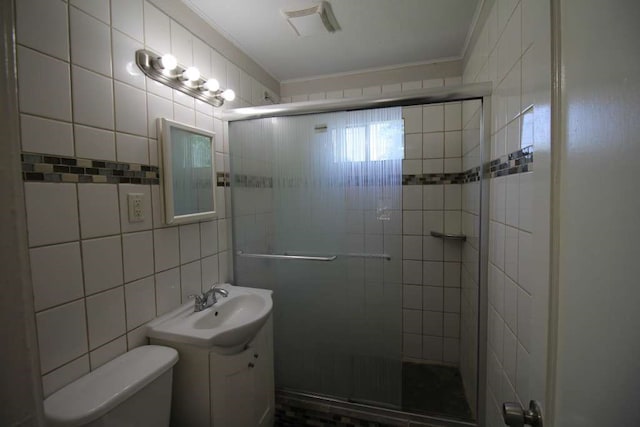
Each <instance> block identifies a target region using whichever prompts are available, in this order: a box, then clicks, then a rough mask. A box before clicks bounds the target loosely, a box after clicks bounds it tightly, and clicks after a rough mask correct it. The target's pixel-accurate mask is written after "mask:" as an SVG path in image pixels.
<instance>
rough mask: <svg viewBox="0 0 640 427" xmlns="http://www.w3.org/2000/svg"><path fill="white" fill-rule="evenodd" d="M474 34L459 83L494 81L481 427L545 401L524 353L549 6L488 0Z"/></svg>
mask: <svg viewBox="0 0 640 427" xmlns="http://www.w3.org/2000/svg"><path fill="white" fill-rule="evenodd" d="M489 5H490V4H489ZM477 31H478V35H477V37H476V39H475V40H476V41H475V44H474V45H473V47H472V49H471V50H470V51H469V52H468V53H467V58H466V65H465V69H464V72H463V81H464V83H472V82H484V81H490V82H493V85H494V91H493V96H492V129H491V133H492V136H491V160H492V163H491V181H490V198H491V202H490V230H489V272H488V276H489V277H488V286H489V289H488V300H489V301H488V303H489V307H488V330H487V334H488V348H487V353H488V354H487V366H486V369H487V388H486V391H487V402H486V411H487V426H502V425H503V422H502V415H501V404H502V402H505V401H520V402H522V403H525V404H527V405H528V401H529V400H530V399H533V398H536V399H542V400H544V395H537V396H532V392H531V390H532V388H533V385H532V384H533V383H534V382H540V381H544V377H545V373H544V371H543V372H542V373H540V372H538V374H537V375H532V372H533V371H534V366H533V362H532V361H533V356H532V355H533V354H534V352H537V351H540V349H542V352H543V353H544V350H545V349H546V342H545V341H544V340H538V341H535V340H534V339H532V335H533V334H534V332H533V331H532V328H531V324H532V319H533V318H534V316H535V314H533V311H534V310H532V307H533V305H534V302H535V301H540V300H541V299H542V300H544V306H542V307H537V306H536V307H537V308H536V310H535V311H536V312H538V313H539V314H540V315H543V316H544V314H545V313H546V309H547V308H548V307H547V304H548V301H547V300H546V299H545V298H544V297H545V296H546V292H548V276H547V277H546V278H544V277H542V279H541V276H544V272H545V271H546V272H547V274H548V269H545V268H546V267H545V266H546V265H547V264H545V262H546V263H548V257H549V255H548V250H549V246H548V245H547V246H546V247H545V246H544V244H545V242H548V241H547V240H545V239H547V238H548V235H547V234H546V233H545V232H544V227H545V226H546V230H547V232H548V227H549V223H548V212H547V213H545V212H544V208H545V206H548V205H546V204H545V200H547V199H548V198H549V191H550V187H544V186H543V185H538V184H537V183H538V182H540V183H542V182H543V181H544V176H545V173H546V172H548V171H546V169H545V167H546V166H548V157H547V156H546V155H545V150H547V149H548V146H549V140H550V134H549V123H550V118H549V104H550V82H551V77H550V70H551V65H550V61H551V55H550V50H549V48H550V41H549V40H550V38H549V35H550V14H549V4H548V3H547V2H543V1H537V0H497V1H495V2H493V4H492V5H490V9H489V11H488V13H487V14H486V20H485V21H484V22H483V23H482V25H480V26H479V28H478V29H477ZM534 158H535V159H536V161H535V162H533V163H530V162H532V161H533V159H534ZM539 159H544V161H540V160H539ZM538 165H540V166H542V167H540V168H539V167H538ZM535 174H539V175H535ZM534 194H535V198H534ZM534 200H535V202H534ZM541 210H542V212H541V213H540V211H541ZM547 210H548V209H547ZM539 213H540V214H539ZM545 221H546V222H545ZM538 224H540V226H538ZM536 230H542V231H541V232H540V233H537V231H536ZM545 257H546V261H545ZM545 322H546V319H545ZM544 328H546V323H545V324H544V326H543V327H542V329H544ZM536 366H537V364H536ZM538 377H541V378H538Z"/></svg>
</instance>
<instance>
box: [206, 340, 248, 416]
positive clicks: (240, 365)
mask: <svg viewBox="0 0 640 427" xmlns="http://www.w3.org/2000/svg"><path fill="white" fill-rule="evenodd" d="M253 355H254V352H253V350H252V349H247V350H245V351H243V352H242V353H240V354H236V355H233V356H221V355H215V354H211V357H210V363H211V418H212V420H213V426H214V427H249V426H254V425H256V418H255V407H256V403H255V370H254V369H253V367H254V366H255V364H254V362H253V361H252V359H253V358H254V357H253Z"/></svg>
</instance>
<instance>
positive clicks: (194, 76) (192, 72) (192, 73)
mask: <svg viewBox="0 0 640 427" xmlns="http://www.w3.org/2000/svg"><path fill="white" fill-rule="evenodd" d="M180 78H181V79H182V80H186V81H188V82H197V81H198V80H200V70H198V69H197V68H196V67H189V68H187V69H186V70H184V71H183V72H182V76H181V77H180Z"/></svg>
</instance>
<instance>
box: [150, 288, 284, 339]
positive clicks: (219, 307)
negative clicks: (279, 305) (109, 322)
mask: <svg viewBox="0 0 640 427" xmlns="http://www.w3.org/2000/svg"><path fill="white" fill-rule="evenodd" d="M219 287H220V288H223V289H226V290H227V291H228V292H229V296H228V297H226V298H224V297H223V296H221V295H218V302H217V303H216V304H214V305H213V306H211V307H209V308H207V309H204V310H202V311H200V312H197V313H194V311H193V307H194V302H193V301H189V302H188V303H185V304H183V305H181V306H180V307H178V308H176V309H175V310H173V311H170V312H169V313H167V314H164V315H163V316H160V317H158V318H157V319H155V320H153V321H152V322H150V323H149V324H148V329H147V336H148V337H149V338H155V339H159V340H164V341H169V342H176V343H182V344H191V345H195V346H198V347H204V348H212V347H222V348H233V347H238V346H243V345H244V344H246V343H248V342H249V341H251V339H252V338H253V337H254V336H255V335H256V333H258V331H259V330H260V328H262V325H264V324H265V322H266V321H267V319H268V317H269V314H270V313H271V309H272V307H273V301H272V300H271V293H272V292H271V291H270V290H266V289H254V288H244V287H241V286H232V285H230V284H224V285H220V286H219Z"/></svg>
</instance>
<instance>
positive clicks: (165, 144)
mask: <svg viewBox="0 0 640 427" xmlns="http://www.w3.org/2000/svg"><path fill="white" fill-rule="evenodd" d="M172 128H177V129H181V130H184V131H187V132H191V133H194V134H197V135H201V136H204V137H207V138H208V139H209V141H210V142H211V184H212V190H211V200H212V202H213V210H212V211H207V212H198V213H193V214H186V215H176V214H175V209H174V201H173V184H172V183H173V168H172V166H173V165H172V160H173V159H172V155H171V146H172V143H173V142H172V140H171V129H172ZM158 139H159V142H160V157H161V165H162V170H161V173H160V194H161V198H162V199H163V200H162V202H161V203H162V204H163V205H164V209H163V210H162V214H163V222H164V223H165V224H187V223H192V222H198V221H202V220H204V219H210V218H216V217H217V210H216V209H217V207H218V205H217V203H216V185H217V182H216V161H215V149H214V147H215V132H210V131H207V130H204V129H200V128H197V127H193V126H189V125H186V124H184V123H180V122H176V121H174V120H170V119H166V118H158Z"/></svg>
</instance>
